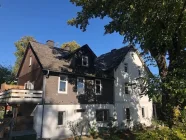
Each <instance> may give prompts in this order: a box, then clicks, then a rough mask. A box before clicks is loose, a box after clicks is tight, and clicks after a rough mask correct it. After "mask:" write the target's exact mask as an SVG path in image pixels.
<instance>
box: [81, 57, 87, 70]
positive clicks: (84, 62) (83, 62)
mask: <svg viewBox="0 0 186 140" xmlns="http://www.w3.org/2000/svg"><path fill="white" fill-rule="evenodd" d="M82 66H86V67H88V56H82Z"/></svg>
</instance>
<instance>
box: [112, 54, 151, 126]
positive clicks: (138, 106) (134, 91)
mask: <svg viewBox="0 0 186 140" xmlns="http://www.w3.org/2000/svg"><path fill="white" fill-rule="evenodd" d="M132 53H133V55H132ZM125 63H127V64H128V72H127V73H126V72H125V71H124V64H125ZM138 67H140V69H141V73H142V75H141V76H145V71H144V68H143V66H142V62H141V60H140V59H139V57H138V55H137V54H136V53H135V52H129V53H128V54H127V55H126V56H125V59H124V61H122V62H121V64H120V65H119V66H118V68H117V69H116V70H115V72H114V77H115V83H114V84H115V88H114V92H115V107H116V112H117V119H118V122H119V125H123V124H124V125H127V126H128V127H132V126H133V124H134V123H136V122H140V123H143V124H145V125H147V126H149V125H151V118H152V112H153V111H152V101H149V98H148V96H143V97H140V96H139V93H141V91H140V90H139V88H135V87H134V86H133V87H131V86H130V87H129V91H130V94H125V92H124V86H125V83H126V82H127V83H129V84H131V83H134V82H136V80H135V79H136V78H138V77H139V73H138ZM142 107H144V108H145V117H144V118H143V117H142ZM126 108H130V114H131V120H132V121H131V122H130V123H129V124H128V123H127V122H126V119H125V111H124V110H125V109H126Z"/></svg>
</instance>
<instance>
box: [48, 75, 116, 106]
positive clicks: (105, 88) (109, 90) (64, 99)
mask: <svg viewBox="0 0 186 140" xmlns="http://www.w3.org/2000/svg"><path fill="white" fill-rule="evenodd" d="M58 78H59V77H58V76H49V78H48V79H47V80H46V103H49V104H106V103H108V104H113V80H105V79H101V82H102V95H95V93H94V91H93V90H94V85H91V84H90V83H92V81H94V80H95V79H94V78H90V77H86V78H85V82H86V84H85V94H84V95H77V92H76V84H77V77H75V76H72V75H68V89H67V94H61V93H58Z"/></svg>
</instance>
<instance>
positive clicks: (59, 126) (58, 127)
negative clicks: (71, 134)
mask: <svg viewBox="0 0 186 140" xmlns="http://www.w3.org/2000/svg"><path fill="white" fill-rule="evenodd" d="M63 127H66V125H65V124H64V125H58V126H57V127H56V129H60V128H63Z"/></svg>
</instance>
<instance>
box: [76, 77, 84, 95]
mask: <svg viewBox="0 0 186 140" xmlns="http://www.w3.org/2000/svg"><path fill="white" fill-rule="evenodd" d="M78 79H83V88H84V91H83V93H78ZM82 94H85V78H84V77H77V95H82Z"/></svg>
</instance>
